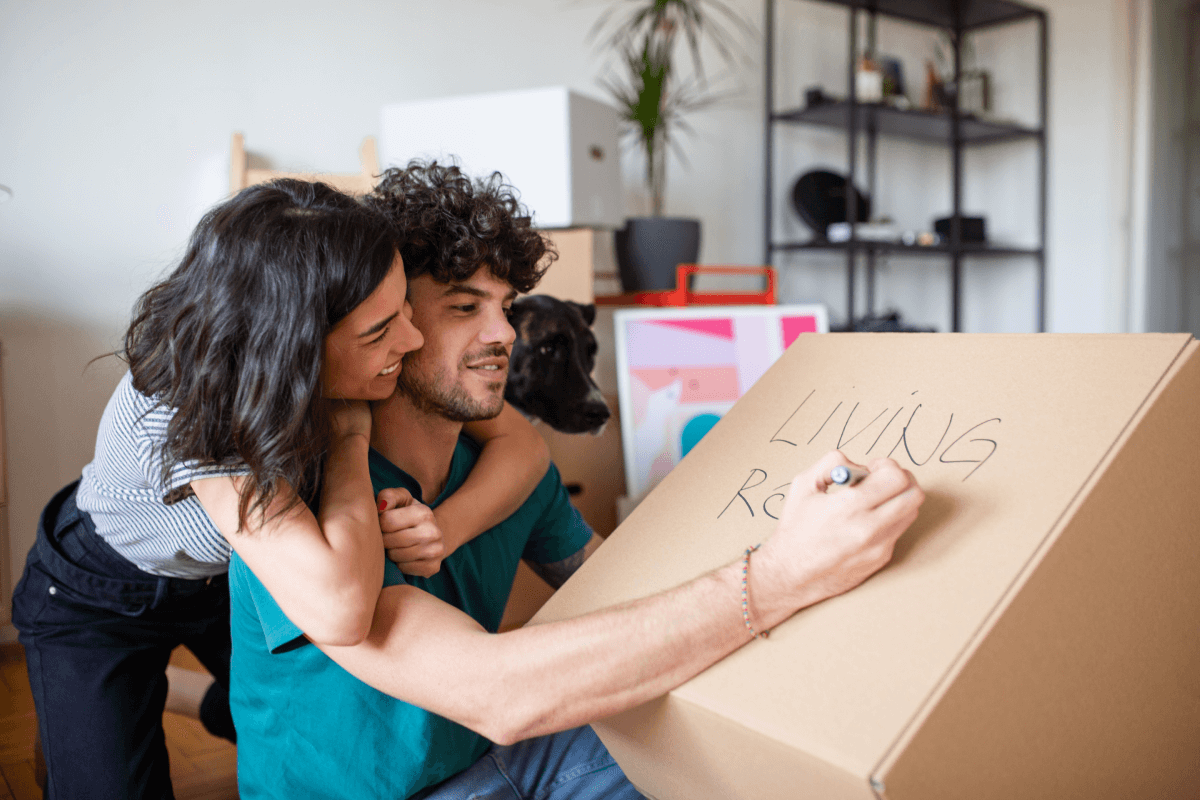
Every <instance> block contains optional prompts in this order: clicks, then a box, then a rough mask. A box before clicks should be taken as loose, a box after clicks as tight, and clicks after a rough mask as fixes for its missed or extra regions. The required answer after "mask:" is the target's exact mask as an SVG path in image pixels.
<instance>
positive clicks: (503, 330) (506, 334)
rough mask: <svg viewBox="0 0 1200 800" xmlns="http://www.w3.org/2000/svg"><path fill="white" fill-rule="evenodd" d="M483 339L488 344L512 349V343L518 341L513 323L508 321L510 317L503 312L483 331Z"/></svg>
mask: <svg viewBox="0 0 1200 800" xmlns="http://www.w3.org/2000/svg"><path fill="white" fill-rule="evenodd" d="M483 338H484V341H485V342H487V343H488V344H500V345H504V346H505V347H511V346H512V343H513V342H515V341H516V340H517V332H516V330H514V329H513V326H512V323H510V322H509V321H508V315H507V314H505V313H504V312H503V311H502V312H500V314H499V315H497V316H496V317H494V318H493V319H491V320H490V321H489V323H488V326H487V327H486V328H485V329H484V331H483Z"/></svg>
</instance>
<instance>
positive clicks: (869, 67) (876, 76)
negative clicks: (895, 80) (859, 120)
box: [854, 56, 884, 103]
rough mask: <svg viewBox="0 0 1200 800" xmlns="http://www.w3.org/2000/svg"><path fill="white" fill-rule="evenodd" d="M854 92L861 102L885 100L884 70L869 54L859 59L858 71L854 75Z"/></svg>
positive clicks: (880, 101)
mask: <svg viewBox="0 0 1200 800" xmlns="http://www.w3.org/2000/svg"><path fill="white" fill-rule="evenodd" d="M854 94H855V96H856V97H857V98H858V102H860V103H882V102H883V96H884V92H883V71H882V70H881V69H879V64H878V63H877V62H876V61H875V60H874V59H873V58H870V57H869V56H863V57H862V58H861V59H859V61H858V72H857V73H855V75H854Z"/></svg>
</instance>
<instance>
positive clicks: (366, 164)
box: [229, 133, 379, 195]
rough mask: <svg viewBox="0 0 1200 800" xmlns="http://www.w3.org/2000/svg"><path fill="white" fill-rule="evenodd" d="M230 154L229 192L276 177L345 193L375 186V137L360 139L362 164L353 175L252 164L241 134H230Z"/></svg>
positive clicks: (376, 156) (359, 154)
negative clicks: (296, 180) (296, 170)
mask: <svg viewBox="0 0 1200 800" xmlns="http://www.w3.org/2000/svg"><path fill="white" fill-rule="evenodd" d="M229 150H230V156H229V193H230V194H231V195H232V194H237V193H238V192H240V191H241V190H242V189H245V188H246V187H247V186H253V185H255V184H256V183H265V182H266V181H270V180H274V179H275V178H298V179H300V180H305V181H322V182H324V183H328V184H329V185H330V186H332V187H333V188H335V189H338V190H340V191H343V192H345V193H347V194H366V193H367V192H369V191H371V189H373V188H375V179H376V177H377V176H378V175H379V156H378V154H377V153H376V150H375V137H374V136H368V137H367V138H365V139H363V143H362V147H360V148H359V150H358V156H359V160H360V161H361V163H362V172H359V173H355V174H335V173H326V172H282V171H279V170H273V169H260V168H257V167H251V166H250V165H249V161H248V159H247V158H246V147H245V141H244V139H243V137H242V134H240V133H235V134H233V142H232V144H231V145H230V148H229Z"/></svg>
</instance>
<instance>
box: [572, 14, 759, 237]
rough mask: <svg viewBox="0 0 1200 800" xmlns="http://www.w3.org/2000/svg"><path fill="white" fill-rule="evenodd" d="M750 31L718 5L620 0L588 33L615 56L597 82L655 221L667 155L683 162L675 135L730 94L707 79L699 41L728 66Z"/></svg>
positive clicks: (740, 51) (659, 211)
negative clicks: (610, 103) (616, 117)
mask: <svg viewBox="0 0 1200 800" xmlns="http://www.w3.org/2000/svg"><path fill="white" fill-rule="evenodd" d="M753 32H754V28H753V26H752V25H751V24H750V23H749V22H748V21H747V20H746V19H745V18H744V17H743V16H742V15H741V14H740V13H738V11H737V10H735V9H734V8H733V7H732V6H730V5H729V4H728V3H725V2H722V0H622V2H617V3H615V4H614V5H613V6H612V7H610V8H609V9H608V10H607V11H606V12H605V13H604V14H603V15H601V17H600V19H599V20H597V22H596V25H595V26H594V27H593V28H592V34H591V36H592V38H593V40H596V41H597V42H598V43H599V44H600V45H601V46H603V47H604V48H610V49H612V50H614V51H615V52H616V57H617V63H616V65H614V66H612V67H611V68H610V70H609V72H608V73H607V74H606V75H604V76H603V77H602V78H601V80H600V83H601V85H603V86H604V88H605V89H606V90H607V91H608V93H609V94H610V95H611V96H612V97H613V99H614V100H616V101H617V104H618V106H619V107H620V109H621V112H622V116H623V117H624V119H625V121H626V123H627V124H628V125H629V128H630V132H631V133H632V135H633V136H635V137H636V141H637V144H638V146H639V149H640V150H641V151H642V154H643V156H644V157H645V164H646V189H647V190H648V192H649V194H650V200H651V205H652V209H653V214H654V216H661V215H662V213H663V197H664V193H665V189H666V166H667V154H668V152H673V153H674V154H675V155H676V157H678V158H679V159H680V160H681V161H683V162H684V163H687V160H686V158H685V157H684V153H683V150H682V149H681V148H680V146H679V139H678V134H679V133H680V132H687V133H691V132H692V129H691V127H690V126H689V125H688V123H687V121H686V120H685V119H684V117H685V116H686V115H687V114H689V113H691V112H693V111H696V110H698V109H701V108H704V107H705V106H708V105H711V104H712V103H714V102H716V101H718V100H721V99H723V98H724V97H726V96H728V94H729V92H728V90H722V88H721V86H720V85H718V84H720V83H722V81H710V80H709V79H708V76H707V75H706V74H705V71H704V64H703V61H702V59H701V48H702V46H703V44H704V42H707V43H708V44H709V45H710V46H711V50H712V51H714V52H715V53H716V54H717V55H718V56H719V57H720V59H721V61H722V63H723V64H724V65H725V66H726V67H732V66H734V64H735V63H736V62H737V61H739V60H742V59H743V58H744V50H743V48H742V46H741V45H742V43H743V42H744V41H745V39H747V38H748V37H750V36H751V35H752V34H753ZM681 42H682V43H683V46H682V47H680V44H681ZM684 53H686V55H687V58H686V61H687V63H686V64H685V63H684V61H685V59H684V58H683V54H684ZM685 66H689V67H690V69H688V70H685V69H684V67H685ZM725 82H726V83H727V81H725Z"/></svg>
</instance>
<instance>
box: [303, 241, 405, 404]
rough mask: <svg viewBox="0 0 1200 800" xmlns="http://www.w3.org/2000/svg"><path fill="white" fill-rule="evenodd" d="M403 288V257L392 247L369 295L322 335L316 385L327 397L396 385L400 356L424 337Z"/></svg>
mask: <svg viewBox="0 0 1200 800" xmlns="http://www.w3.org/2000/svg"><path fill="white" fill-rule="evenodd" d="M407 291H408V284H407V282H406V281H405V279H404V262H403V261H402V260H401V259H400V254H399V253H397V254H396V259H395V261H393V262H392V269H391V271H390V272H388V274H387V277H386V278H384V279H383V280H382V281H381V282H380V284H379V285H378V286H377V287H375V291H374V292H372V293H371V296H370V297H368V298H367V299H366V300H364V301H362V303H360V304H359V305H358V307H356V308H355V309H354V310H353V311H351V312H350V313H349V314H348V315H347V316H346V318H345V319H343V320H342V321H341V322H339V323H338V324H337V325H335V326H334V328H333V330H332V331H330V332H329V335H328V336H326V337H325V365H324V367H323V369H322V371H321V386H322V387H323V391H324V395H325V396H326V397H329V398H341V399H345V400H383V399H384V398H387V397H390V396H391V394H392V392H393V391H395V389H396V379H397V378H399V377H400V360H401V359H402V358H403V357H404V354H405V353H407V352H409V351H410V350H416V349H417V348H418V347H420V346H421V345H422V344H423V343H424V339H423V338H422V337H421V332H420V331H418V330H417V329H416V328H414V327H413V324H412V307H411V306H410V305H409V304H408V300H407V299H406V296H405V295H406V293H407Z"/></svg>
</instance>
